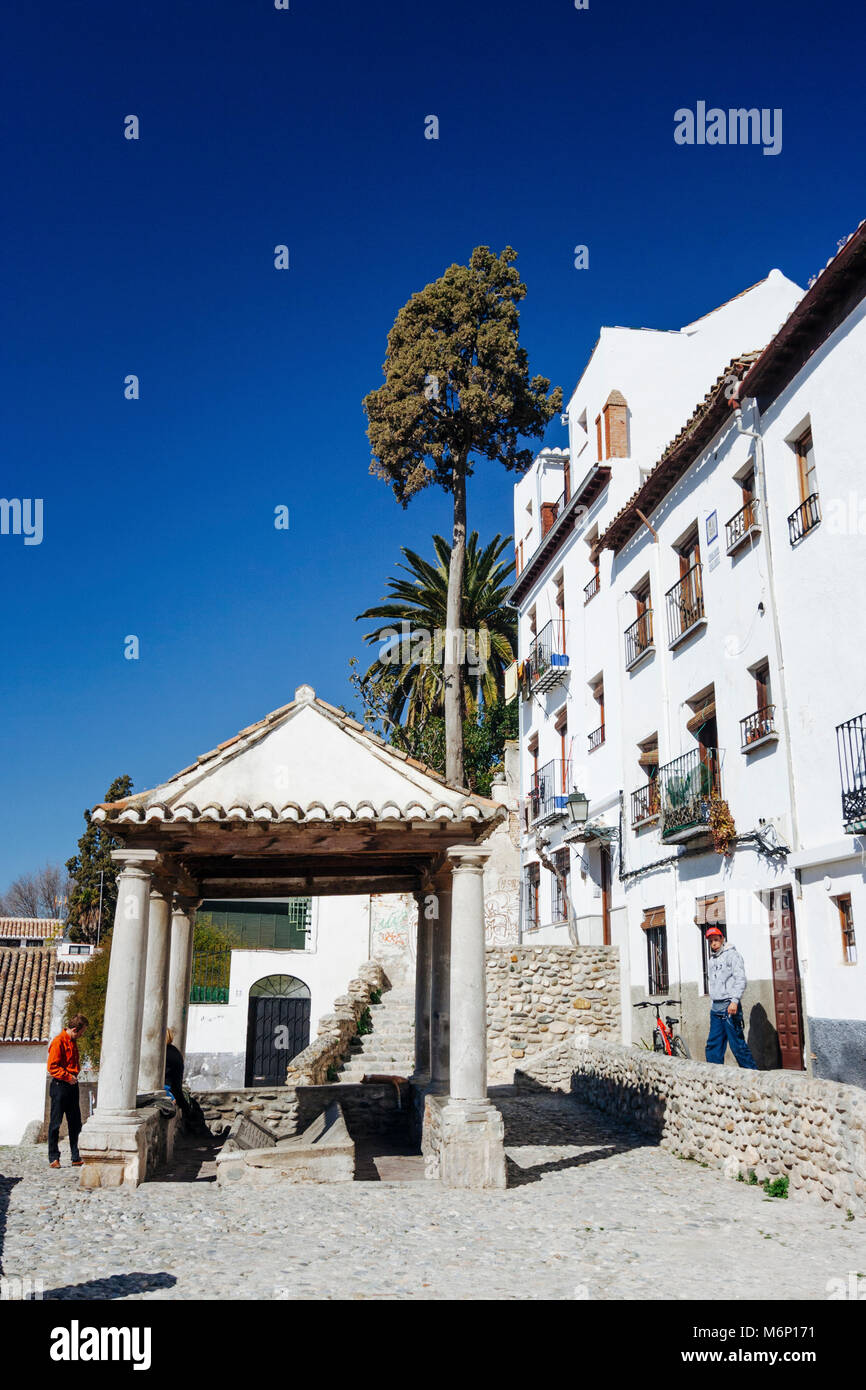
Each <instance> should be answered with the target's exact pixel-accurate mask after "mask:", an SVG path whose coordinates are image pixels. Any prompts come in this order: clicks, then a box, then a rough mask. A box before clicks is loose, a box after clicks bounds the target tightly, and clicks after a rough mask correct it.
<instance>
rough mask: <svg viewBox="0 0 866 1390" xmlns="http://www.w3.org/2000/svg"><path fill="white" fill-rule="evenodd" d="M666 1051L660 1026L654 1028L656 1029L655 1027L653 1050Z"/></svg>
mask: <svg viewBox="0 0 866 1390" xmlns="http://www.w3.org/2000/svg"><path fill="white" fill-rule="evenodd" d="M664 1051H666V1048H665V1045H664V1041H663V1039H662V1035H661V1033H660V1032H659V1030H658V1028H654V1029H653V1052H664Z"/></svg>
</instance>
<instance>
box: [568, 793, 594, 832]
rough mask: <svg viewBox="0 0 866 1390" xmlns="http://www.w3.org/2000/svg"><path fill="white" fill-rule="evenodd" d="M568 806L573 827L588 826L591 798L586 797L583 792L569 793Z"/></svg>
mask: <svg viewBox="0 0 866 1390" xmlns="http://www.w3.org/2000/svg"><path fill="white" fill-rule="evenodd" d="M566 805H567V806H568V816H569V820H570V821H571V823H572V825H578V826H584V825H586V821H587V817H588V815H589V798H588V797H586V796H584V794H583V792H569V794H568V797H567V799H566Z"/></svg>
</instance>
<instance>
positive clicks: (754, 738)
mask: <svg viewBox="0 0 866 1390" xmlns="http://www.w3.org/2000/svg"><path fill="white" fill-rule="evenodd" d="M775 711H776V706H775V705H764V707H763V709H756V710H755V713H754V714H747V715H746V717H745V719H741V720H740V742H741V744H742V746H743V748H748V746H749V744H750V743H757V742H758V739H761V738H766V737H767V735H768V734H774V733H775V732H776V723H775V718H774V716H775Z"/></svg>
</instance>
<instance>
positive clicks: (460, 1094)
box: [421, 845, 506, 1188]
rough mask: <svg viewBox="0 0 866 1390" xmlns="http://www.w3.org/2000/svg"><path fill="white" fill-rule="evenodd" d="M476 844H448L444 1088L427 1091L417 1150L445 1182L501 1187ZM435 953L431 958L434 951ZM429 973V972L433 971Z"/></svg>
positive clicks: (501, 1133) (485, 852)
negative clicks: (447, 1001)
mask: <svg viewBox="0 0 866 1390" xmlns="http://www.w3.org/2000/svg"><path fill="white" fill-rule="evenodd" d="M489 855H490V850H489V849H488V848H487V847H486V846H483V845H453V846H452V847H451V848H450V849H449V850H448V860H449V862H450V864H451V866H452V870H453V886H452V893H451V901H450V903H449V927H450V932H449V940H450V1010H449V1012H450V1095H448V1096H443V1095H441V1094H429V1095H428V1096H427V1099H426V1105H425V1111H424V1131H423V1135H422V1144H421V1147H422V1152H423V1153H424V1158H425V1172H426V1175H427V1176H428V1177H431V1178H439V1180H440V1181H441V1183H442V1184H443V1186H445V1187H466V1188H503V1187H505V1184H506V1169H505V1126H504V1124H503V1121H502V1116H501V1115H500V1113H499V1111H498V1110H497V1109H496V1107H495V1106H494V1105H492V1104H491V1102H490V1101H489V1100H488V1098H487V1001H486V995H487V989H486V978H485V955H484V865H485V863H486V861H487V859H488V856H489ZM434 959H435V957H434ZM434 979H435V977H434Z"/></svg>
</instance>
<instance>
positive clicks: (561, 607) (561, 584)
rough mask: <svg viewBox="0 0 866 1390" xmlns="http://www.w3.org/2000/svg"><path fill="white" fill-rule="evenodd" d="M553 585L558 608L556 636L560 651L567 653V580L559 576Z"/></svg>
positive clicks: (555, 602) (555, 620)
mask: <svg viewBox="0 0 866 1390" xmlns="http://www.w3.org/2000/svg"><path fill="white" fill-rule="evenodd" d="M553 583H554V588H555V592H554V599H553V601H554V604H555V606H556V617H555V619H554V622H555V624H556V636H557V639H558V641H559V650H560V651H561V652H562V653H565V651H566V646H565V578H564V577H563V575H562V574H558V575H557V576H556V578H555V579H554V581H553Z"/></svg>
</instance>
